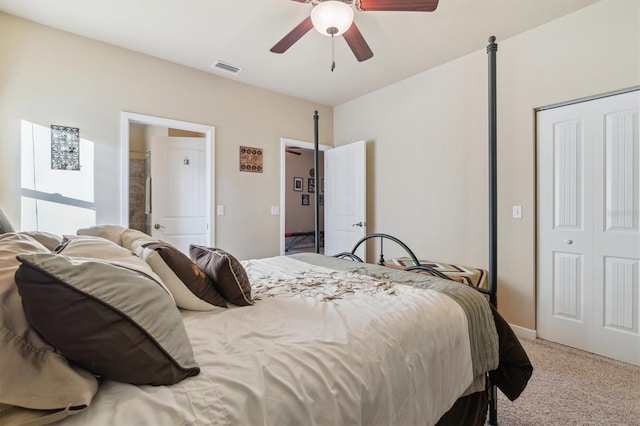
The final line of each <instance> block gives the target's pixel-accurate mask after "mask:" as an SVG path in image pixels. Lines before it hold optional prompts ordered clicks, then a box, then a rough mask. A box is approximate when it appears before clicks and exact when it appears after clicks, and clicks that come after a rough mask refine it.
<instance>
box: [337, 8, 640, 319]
mask: <svg viewBox="0 0 640 426" xmlns="http://www.w3.org/2000/svg"><path fill="white" fill-rule="evenodd" d="M488 35H489V34H488ZM498 44H499V48H498V54H497V63H498V65H497V69H498V204H499V206H498V234H499V235H498V244H499V246H498V274H499V276H498V282H499V285H498V287H499V297H498V300H499V307H500V311H501V312H502V313H503V314H504V315H505V316H506V318H507V320H508V321H510V322H511V323H512V324H516V325H519V326H522V327H525V328H529V329H535V309H536V289H535V285H536V281H535V265H536V264H535V255H536V254H535V250H536V246H535V225H536V222H535V208H536V206H535V121H534V120H535V114H534V109H535V108H538V107H542V106H545V105H550V104H554V103H558V102H561V101H568V100H573V99H577V98H581V97H586V96H591V95H596V94H600V93H604V92H609V91H614V90H618V89H623V88H628V87H632V86H636V85H639V84H640V2H638V1H637V0H605V1H602V2H600V3H597V4H595V5H593V6H590V7H588V8H585V9H583V10H580V11H578V12H576V13H573V14H571V15H567V16H565V17H563V18H561V19H558V20H556V21H554V22H551V23H548V24H546V25H543V26H540V27H538V28H535V29H532V30H530V31H528V32H526V33H523V34H521V35H518V36H516V37H513V38H510V39H508V40H498ZM485 46H486V40H478V52H476V53H474V54H471V55H468V56H465V57H463V58H460V59H458V60H455V61H453V62H450V63H448V64H445V65H443V66H441V67H438V68H435V69H432V70H430V71H427V72H424V73H422V74H419V75H417V76H414V77H412V78H410V79H407V80H405V81H402V82H399V83H397V84H394V85H392V86H389V87H387V88H384V89H382V90H379V91H376V92H374V93H371V94H369V95H366V96H364V97H362V98H360V99H357V100H354V101H352V102H349V103H346V104H344V105H341V106H339V107H337V108H335V110H334V129H335V130H334V131H335V134H334V135H335V141H336V145H340V144H342V143H344V142H346V141H350V140H355V139H358V138H366V139H367V140H368V141H370V142H371V143H370V144H369V149H368V154H369V158H368V165H367V167H368V206H367V207H368V215H369V217H368V225H369V226H368V231H369V232H386V233H390V234H393V235H395V236H397V237H398V238H400V239H401V240H403V241H405V242H406V243H407V244H408V245H409V247H411V248H412V249H414V251H415V252H416V254H417V255H418V256H419V257H425V258H429V259H433V260H442V261H448V262H459V263H462V264H468V265H471V266H480V267H485V268H486V267H487V264H488V254H487V245H488V237H487V232H488V231H487V229H488V224H487V223H488V217H487V204H488V203H487V186H488V184H487V180H488V178H487V57H486V51H485ZM424 54H428V52H425V53H424ZM513 205H522V209H523V218H522V219H520V220H515V219H512V218H511V206H513Z"/></svg>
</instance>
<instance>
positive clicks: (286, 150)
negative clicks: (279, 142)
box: [284, 146, 302, 155]
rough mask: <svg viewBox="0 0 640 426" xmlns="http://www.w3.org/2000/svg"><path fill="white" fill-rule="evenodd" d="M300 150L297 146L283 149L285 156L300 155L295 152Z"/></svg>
mask: <svg viewBox="0 0 640 426" xmlns="http://www.w3.org/2000/svg"><path fill="white" fill-rule="evenodd" d="M298 149H300V148H298V147H297V146H294V147H288V148H285V149H284V152H286V153H287V154H295V155H300V154H302V153H301V152H298V151H297V150H298Z"/></svg>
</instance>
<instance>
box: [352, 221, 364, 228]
mask: <svg viewBox="0 0 640 426" xmlns="http://www.w3.org/2000/svg"><path fill="white" fill-rule="evenodd" d="M351 226H359V227H360V228H362V227H363V226H364V223H362V222H358V223H354V224H353V225H351Z"/></svg>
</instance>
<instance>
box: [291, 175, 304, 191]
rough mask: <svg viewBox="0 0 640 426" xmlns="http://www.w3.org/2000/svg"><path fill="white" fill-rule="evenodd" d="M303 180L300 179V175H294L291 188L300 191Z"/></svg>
mask: <svg viewBox="0 0 640 426" xmlns="http://www.w3.org/2000/svg"><path fill="white" fill-rule="evenodd" d="M303 181H304V179H302V178H301V177H294V178H293V190H294V191H299V192H302V185H303Z"/></svg>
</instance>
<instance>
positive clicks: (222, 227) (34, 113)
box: [0, 13, 333, 258]
mask: <svg viewBox="0 0 640 426" xmlns="http://www.w3.org/2000/svg"><path fill="white" fill-rule="evenodd" d="M315 110H318V111H319V114H320V117H321V120H320V129H319V133H320V143H322V144H327V145H331V144H332V141H331V138H332V135H333V117H332V109H331V108H329V107H326V106H323V105H319V104H316V103H312V102H308V101H304V100H300V99H296V98H292V97H290V96H285V95H281V94H277V93H274V92H271V91H267V90H263V89H259V88H256V87H252V86H248V85H244V84H240V83H237V82H234V81H233V80H230V79H227V78H221V77H218V76H216V75H213V74H209V73H205V72H200V71H195V70H192V69H189V68H186V67H182V66H179V65H176V64H173V63H170V62H166V61H162V60H159V59H155V58H152V57H149V56H146V55H141V54H138V53H134V52H132V51H128V50H125V49H121V48H118V47H114V46H110V45H107V44H104V43H100V42H96V41H92V40H89V39H86V38H82V37H78V36H75V35H71V34H69V33H65V32H61V31H57V30H53V29H51V28H48V27H45V26H41V25H37V24H34V23H31V22H28V21H25V20H22V19H18V18H15V17H12V16H9V15H7V14H2V13H0V182H1V186H0V206H1V207H2V208H3V209H4V210H5V212H6V213H7V214H8V215H9V218H10V219H11V221H12V222H13V223H14V224H15V225H16V226H17V227H19V226H20V166H19V165H20V122H21V120H28V121H30V122H33V123H36V124H39V125H42V126H45V127H49V126H50V125H51V124H59V125H60V124H61V125H67V126H73V127H78V128H80V136H81V137H82V138H84V139H89V140H91V141H93V142H95V158H96V159H97V160H96V164H95V167H96V173H95V196H96V200H95V203H96V207H97V221H98V223H119V220H120V217H119V213H120V199H119V188H120V168H119V164H120V112H121V111H127V112H134V113H139V114H145V115H152V116H158V117H163V118H169V119H175V120H180V121H188V122H193V123H199V124H206V125H211V126H215V128H216V134H215V137H216V141H215V142H216V151H215V167H216V170H215V177H216V179H215V182H216V188H215V194H216V200H215V204H222V205H224V206H225V210H226V211H225V215H224V216H217V217H216V240H217V241H216V245H217V246H219V247H222V248H225V249H227V250H229V251H230V252H231V253H233V254H235V255H237V256H238V257H239V258H250V257H265V256H273V255H277V254H278V253H279V250H280V246H279V241H280V240H279V233H280V227H279V220H278V219H279V218H278V217H277V216H272V215H271V214H270V206H275V205H279V204H280V193H279V192H280V191H279V188H280V138H281V137H286V138H290V139H295V140H311V139H312V138H313V112H314V111H315ZM240 145H248V146H256V147H261V148H263V149H264V153H265V155H264V173H241V172H240V171H239V170H238V169H239V167H238V163H239V157H238V155H239V154H238V147H239V146H240ZM247 200H250V201H249V202H247Z"/></svg>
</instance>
